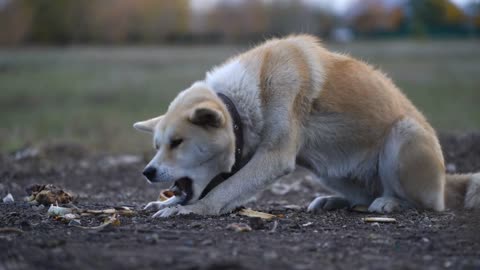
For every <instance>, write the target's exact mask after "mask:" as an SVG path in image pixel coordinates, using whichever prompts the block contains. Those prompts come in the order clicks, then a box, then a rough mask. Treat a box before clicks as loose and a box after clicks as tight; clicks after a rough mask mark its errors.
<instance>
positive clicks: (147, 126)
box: [133, 115, 163, 133]
mask: <svg viewBox="0 0 480 270" xmlns="http://www.w3.org/2000/svg"><path fill="white" fill-rule="evenodd" d="M162 118H163V115H162V116H159V117H155V118H152V119H148V120H145V121H140V122H136V123H135V124H133V127H134V128H135V129H137V130H140V131H144V132H147V133H153V129H154V128H155V126H156V125H157V124H158V122H160V121H161V120H162Z"/></svg>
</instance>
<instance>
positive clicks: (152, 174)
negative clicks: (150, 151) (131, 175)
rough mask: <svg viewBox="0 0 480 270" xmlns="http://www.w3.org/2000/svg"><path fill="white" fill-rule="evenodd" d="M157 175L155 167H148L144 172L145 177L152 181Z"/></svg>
mask: <svg viewBox="0 0 480 270" xmlns="http://www.w3.org/2000/svg"><path fill="white" fill-rule="evenodd" d="M155 174H157V169H155V168H154V167H147V168H145V170H143V175H145V177H147V179H148V180H152V179H153V178H155Z"/></svg>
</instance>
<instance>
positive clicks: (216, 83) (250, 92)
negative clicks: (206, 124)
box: [205, 59, 263, 159]
mask: <svg viewBox="0 0 480 270" xmlns="http://www.w3.org/2000/svg"><path fill="white" fill-rule="evenodd" d="M253 74H254V72H252V71H249V70H248V69H246V68H245V65H244V63H241V62H240V60H235V59H234V60H232V61H230V62H227V63H226V64H224V65H222V66H220V67H217V68H215V69H213V70H212V71H211V72H209V73H207V77H206V79H205V83H206V84H207V85H208V86H210V88H211V89H212V90H213V91H214V92H215V93H217V95H218V94H220V93H222V94H224V95H226V96H227V97H229V98H230V100H231V101H232V102H233V103H234V104H235V107H236V110H237V112H238V114H239V116H240V119H241V123H242V125H243V138H244V147H243V154H242V159H249V158H250V157H251V156H252V155H253V153H254V150H255V149H256V148H257V146H258V144H259V143H260V139H261V131H262V129H263V117H262V110H261V108H262V106H261V101H260V89H259V86H258V85H259V83H258V80H259V79H258V78H257V77H256V76H254V75H253Z"/></svg>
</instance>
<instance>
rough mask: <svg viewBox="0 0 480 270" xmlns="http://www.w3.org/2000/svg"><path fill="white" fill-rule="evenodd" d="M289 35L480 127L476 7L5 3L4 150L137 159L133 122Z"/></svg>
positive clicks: (461, 127) (386, 1)
mask: <svg viewBox="0 0 480 270" xmlns="http://www.w3.org/2000/svg"><path fill="white" fill-rule="evenodd" d="M292 33H310V34H314V35H316V36H318V37H320V38H321V39H322V40H323V42H324V44H325V46H326V47H328V48H329V49H331V50H334V51H338V52H342V53H347V54H350V55H352V56H354V57H356V58H359V59H362V60H364V61H366V62H368V63H370V64H372V65H374V66H375V67H378V68H380V69H382V70H383V71H384V72H385V73H387V74H388V75H389V76H390V77H392V78H393V80H394V81H395V83H397V84H398V85H399V86H400V88H401V89H402V90H403V91H404V92H405V93H406V94H407V95H408V96H409V97H410V98H411V99H412V101H413V102H414V103H415V105H417V106H418V107H419V109H420V110H422V111H423V112H424V113H425V114H426V116H427V117H428V118H429V119H430V121H431V122H432V124H433V125H434V127H435V128H437V129H438V130H441V131H445V130H449V131H450V130H454V131H460V132H462V131H467V130H478V129H480V88H479V86H480V46H479V45H480V42H479V37H480V0H335V1H330V0H191V1H188V0H170V1H166V0H165V1H160V0H90V1H78V0H0V123H1V124H0V152H11V151H14V150H16V149H19V148H22V147H25V146H28V145H35V144H40V143H56V142H75V143H80V144H82V145H85V146H87V147H90V148H91V149H95V150H100V151H110V152H119V153H120V152H138V151H145V149H148V148H150V147H151V145H150V140H151V139H150V137H148V136H147V135H141V134H138V133H137V132H135V131H134V130H133V129H132V127H131V126H132V123H133V122H134V121H137V120H143V119H146V118H149V117H152V116H156V115H159V114H162V113H163V112H164V111H165V109H166V107H167V106H168V104H169V102H170V101H171V100H172V99H173V98H174V97H175V95H176V93H178V92H179V91H180V90H182V89H185V88H186V87H188V86H189V85H190V84H191V83H192V82H193V81H195V80H198V79H202V78H203V76H204V74H205V72H206V71H207V70H208V69H209V68H211V67H212V66H213V65H216V64H220V63H221V62H222V61H224V60H225V59H226V58H228V57H229V56H231V55H232V54H237V53H239V52H242V51H244V50H247V49H248V48H250V47H252V46H254V45H256V44H258V43H260V42H261V41H263V40H265V39H268V38H271V37H278V36H283V35H288V34H292Z"/></svg>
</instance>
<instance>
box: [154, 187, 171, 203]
mask: <svg viewBox="0 0 480 270" xmlns="http://www.w3.org/2000/svg"><path fill="white" fill-rule="evenodd" d="M173 196H175V193H173V191H171V190H170V189H164V190H162V191H161V192H160V194H159V195H158V200H159V201H162V202H164V201H166V200H168V199H170V198H172V197H173Z"/></svg>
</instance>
